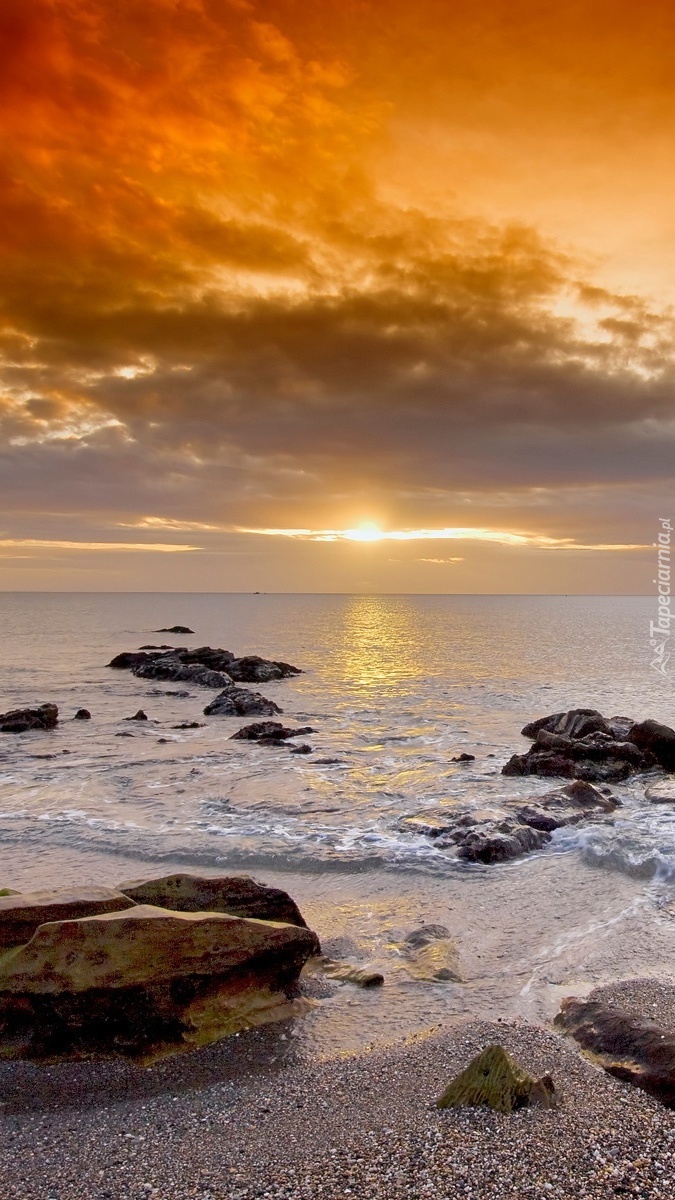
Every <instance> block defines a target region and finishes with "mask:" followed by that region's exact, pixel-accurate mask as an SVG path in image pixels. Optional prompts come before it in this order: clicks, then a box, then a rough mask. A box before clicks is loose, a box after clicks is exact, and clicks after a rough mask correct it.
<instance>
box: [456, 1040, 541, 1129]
mask: <svg viewBox="0 0 675 1200" xmlns="http://www.w3.org/2000/svg"><path fill="white" fill-rule="evenodd" d="M436 1103H437V1105H438V1108H459V1107H461V1106H464V1105H469V1106H475V1105H487V1106H488V1107H489V1108H494V1109H496V1111H497V1112H501V1113H511V1112H513V1111H514V1110H515V1109H518V1108H523V1106H524V1105H526V1104H540V1105H542V1107H544V1108H554V1107H555V1105H556V1095H555V1087H554V1085H553V1080H552V1079H551V1076H550V1075H548V1074H547V1075H542V1077H541V1079H533V1078H532V1076H531V1075H528V1073H527V1071H525V1070H524V1069H523V1067H521V1066H519V1065H518V1063H516V1062H515V1061H514V1060H513V1059H512V1058H511V1055H510V1054H508V1053H507V1051H506V1050H504V1048H503V1047H502V1046H488V1047H487V1049H485V1050H483V1051H482V1052H481V1054H478V1055H477V1056H476V1058H474V1059H472V1060H471V1062H470V1063H469V1065H468V1067H466V1069H465V1070H464V1071H462V1072H461V1074H460V1075H457V1076H456V1078H455V1079H453V1081H452V1083H450V1084H449V1085H448V1087H447V1088H446V1089H445V1091H444V1092H443V1095H442V1096H441V1097H440V1099H439V1100H437V1102H436Z"/></svg>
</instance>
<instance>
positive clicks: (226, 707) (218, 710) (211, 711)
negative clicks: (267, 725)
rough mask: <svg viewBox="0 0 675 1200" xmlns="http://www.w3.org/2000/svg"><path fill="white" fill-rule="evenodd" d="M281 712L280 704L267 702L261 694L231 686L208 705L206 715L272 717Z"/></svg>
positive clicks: (205, 710)
mask: <svg viewBox="0 0 675 1200" xmlns="http://www.w3.org/2000/svg"><path fill="white" fill-rule="evenodd" d="M281 711H282V710H281V709H280V708H279V705H278V704H274V702H273V701H272V700H267V699H266V698H265V697H264V696H261V694H260V692H250V691H249V690H248V688H238V687H235V686H234V685H231V686H230V687H229V688H226V689H225V691H223V692H221V693H220V694H219V695H218V696H216V698H215V700H212V701H211V703H210V704H207V706H206V708H205V709H204V714H205V716H207V717H212V716H219V717H248V716H255V715H260V716H261V717H268V716H269V717H271V716H273V715H274V713H280V712H281Z"/></svg>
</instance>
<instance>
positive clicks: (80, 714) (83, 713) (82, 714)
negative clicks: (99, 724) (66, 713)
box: [73, 708, 91, 721]
mask: <svg viewBox="0 0 675 1200" xmlns="http://www.w3.org/2000/svg"><path fill="white" fill-rule="evenodd" d="M73 720H74V721H91V713H90V712H89V709H88V708H78V710H77V712H76V713H75V716H74V717H73Z"/></svg>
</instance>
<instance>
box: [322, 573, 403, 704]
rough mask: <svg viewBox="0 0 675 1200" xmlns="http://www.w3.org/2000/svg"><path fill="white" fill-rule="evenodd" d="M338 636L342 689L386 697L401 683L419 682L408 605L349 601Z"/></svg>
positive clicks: (382, 600) (386, 598)
mask: <svg viewBox="0 0 675 1200" xmlns="http://www.w3.org/2000/svg"><path fill="white" fill-rule="evenodd" d="M340 633H341V635H342V636H341V638H338V639H336V640H337V641H338V658H339V659H340V667H341V669H342V672H343V678H344V683H345V684H346V686H347V687H348V688H350V689H352V690H354V691H357V692H360V693H362V694H364V695H369V696H372V695H374V694H375V693H377V694H379V695H392V694H393V693H394V692H396V691H397V690H398V689H399V688H400V686H401V685H402V684H403V683H409V682H410V681H411V680H413V679H417V678H420V677H421V676H422V674H423V667H422V664H421V659H420V655H419V653H418V635H417V629H416V625H415V620H414V612H413V606H412V605H411V604H410V602H409V601H407V600H404V599H402V598H400V597H396V598H393V597H391V596H354V597H353V598H352V600H351V601H350V603H349V605H348V606H347V608H346V609H345V612H344V621H343V626H342V629H341V631H340ZM340 642H341V644H340Z"/></svg>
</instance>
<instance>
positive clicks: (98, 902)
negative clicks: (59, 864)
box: [0, 886, 133, 951]
mask: <svg viewBox="0 0 675 1200" xmlns="http://www.w3.org/2000/svg"><path fill="white" fill-rule="evenodd" d="M132 905H133V900H130V898H129V897H128V896H125V895H124V894H123V893H122V892H121V891H118V890H117V889H115V888H107V887H94V886H91V887H82V888H50V889H45V890H43V891H39V892H10V893H7V894H6V895H2V896H0V951H2V950H8V949H9V947H10V946H20V945H22V944H23V943H24V942H28V941H30V939H31V938H32V936H33V934H34V933H35V930H36V929H37V928H38V927H39V926H40V925H44V923H45V921H76V920H78V919H79V918H80V917H93V916H95V915H96V914H97V913H98V914H100V913H109V912H120V910H121V909H124V908H131V907H132Z"/></svg>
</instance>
